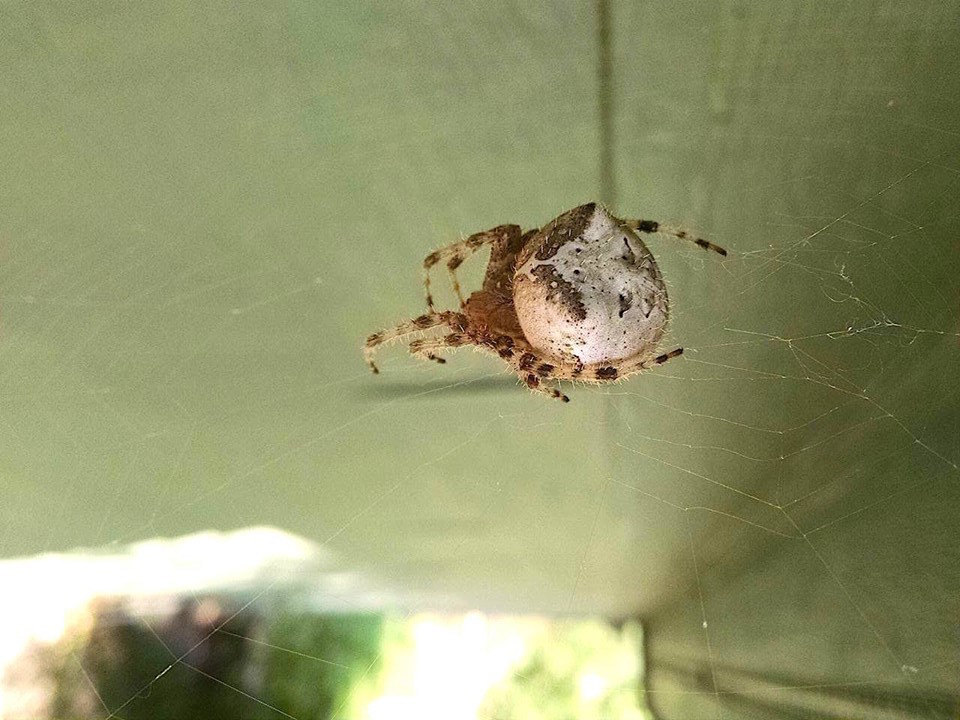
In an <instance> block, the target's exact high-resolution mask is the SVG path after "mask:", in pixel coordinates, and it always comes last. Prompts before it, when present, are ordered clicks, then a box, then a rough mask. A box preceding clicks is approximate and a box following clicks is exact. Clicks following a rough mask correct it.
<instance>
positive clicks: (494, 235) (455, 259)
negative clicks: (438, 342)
mask: <svg viewBox="0 0 960 720" xmlns="http://www.w3.org/2000/svg"><path fill="white" fill-rule="evenodd" d="M520 232H521V231H520V226H519V225H498V226H497V227H495V228H492V229H490V230H484V231H483V232H478V233H474V234H473V235H471V236H470V237H468V238H467V239H466V240H461V241H460V242H456V243H453V244H452V245H447V246H446V247H443V248H440V249H439V250H435V251H434V252H432V253H430V254H429V255H427V256H426V257H425V258H424V259H423V271H424V275H423V287H424V290H425V291H426V294H427V308H429V310H430V312H434V307H433V295H432V294H431V292H430V268H432V267H433V266H434V265H436V264H437V263H439V262H441V261H445V262H446V264H447V270H449V271H450V282H451V283H452V284H453V290H454V292H455V293H456V294H457V299H458V300H459V301H460V307H461V308H462V307H463V306H464V304H465V303H466V300H464V298H463V293H462V292H461V290H460V281H459V280H457V272H456V271H457V268H458V267H460V265H462V264H463V261H464V260H466V259H467V258H468V257H470V256H471V255H473V253H475V252H476V251H477V250H479V249H480V248H481V247H483V246H484V245H489V244H493V243H496V242H507V243H509V241H510V239H511V238H514V237H519V236H520Z"/></svg>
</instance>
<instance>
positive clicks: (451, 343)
mask: <svg viewBox="0 0 960 720" xmlns="http://www.w3.org/2000/svg"><path fill="white" fill-rule="evenodd" d="M469 344H470V338H469V337H467V335H466V334H464V333H451V334H450V335H444V336H443V337H441V338H426V339H423V340H414V341H413V342H412V343H410V352H411V353H413V355H414V356H416V357H418V358H420V359H421V360H432V361H433V362H436V363H440V364H441V365H443V364H444V363H445V362H446V361H447V360H446V358H442V357H440V355H438V354H437V353H440V352H443V351H444V350H446V349H447V348H458V347H463V346H464V345H469Z"/></svg>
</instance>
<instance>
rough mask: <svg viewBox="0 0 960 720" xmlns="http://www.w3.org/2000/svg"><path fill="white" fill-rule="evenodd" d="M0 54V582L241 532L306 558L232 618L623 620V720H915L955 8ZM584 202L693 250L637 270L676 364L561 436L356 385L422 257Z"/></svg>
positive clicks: (941, 692)
mask: <svg viewBox="0 0 960 720" xmlns="http://www.w3.org/2000/svg"><path fill="white" fill-rule="evenodd" d="M598 12H601V13H606V15H605V17H607V23H606V24H605V25H603V26H601V32H600V33H599V34H598V31H597V27H598V19H597V14H598ZM0 20H2V23H0V27H2V28H3V30H2V31H0V33H2V34H0V39H2V40H3V42H2V43H0V54H2V55H0V56H2V58H3V64H4V67H5V68H8V71H7V72H5V73H4V75H3V76H2V77H0V93H2V95H0V97H2V98H3V99H4V101H3V103H0V120H2V122H3V127H4V128H6V131H5V134H4V137H3V138H0V147H2V149H3V156H4V158H5V162H4V165H3V170H2V172H3V175H2V179H3V182H2V184H0V187H2V188H3V189H2V191H0V192H2V194H0V198H2V202H0V243H2V246H0V247H2V263H0V292H2V327H0V407H2V409H3V411H2V413H0V477H2V478H3V487H4V498H5V501H4V503H3V505H2V507H0V527H2V530H0V555H2V556H3V557H7V558H17V557H25V556H33V555H37V554H41V553H49V552H61V551H67V550H69V549H71V548H76V547H81V548H105V547H107V548H109V547H114V548H115V549H116V548H124V547H127V545H128V544H130V543H137V542H138V541H143V540H147V539H150V538H158V537H159V538H175V537H179V536H187V535H190V534H192V533H196V532H198V531H207V530H215V531H224V532H226V531H233V530H237V529H241V528H250V527H261V526H268V527H273V528H278V529H282V530H283V531H284V532H285V533H289V534H291V535H294V536H297V537H299V538H302V539H304V540H306V541H308V542H309V543H311V546H312V547H314V548H317V549H318V550H317V551H318V552H322V553H323V558H324V562H323V566H322V568H320V569H316V568H311V567H305V566H297V567H295V568H294V571H293V572H294V576H293V578H291V577H290V575H289V574H286V575H284V574H268V575H267V578H268V579H267V580H266V581H263V582H262V584H260V585H258V586H257V587H258V590H257V591H256V592H255V593H254V595H253V596H252V598H253V599H251V600H248V601H247V604H241V605H239V606H238V609H237V610H236V612H235V613H233V614H232V615H230V619H233V617H242V616H243V614H244V613H246V612H249V611H250V609H251V608H253V607H256V604H257V602H258V601H264V600H266V599H267V598H269V597H270V595H271V594H272V593H274V592H276V591H279V590H281V589H282V588H284V587H286V586H287V584H288V583H289V582H292V581H295V582H297V583H303V584H307V585H309V584H311V583H314V582H316V583H317V586H318V587H322V588H323V592H324V593H326V597H328V598H332V599H331V601H330V606H332V607H340V606H342V604H344V603H345V604H346V606H349V607H373V608H377V609H391V608H400V609H402V610H404V611H406V612H414V611H416V610H418V609H427V608H429V609H435V610H448V611H459V610H466V609H471V608H481V609H485V610H490V611H510V612H541V613H557V614H582V613H589V614H599V615H605V616H608V617H612V618H626V617H639V618H642V619H643V620H644V622H645V624H646V628H647V633H648V647H647V656H648V657H647V665H648V670H649V678H648V688H647V692H648V698H649V699H650V702H651V705H652V706H653V708H654V709H655V710H656V711H657V712H658V713H659V714H660V715H661V716H662V717H664V718H672V717H677V718H700V717H703V718H714V717H722V718H741V717H743V718H748V717H814V716H824V715H832V716H837V715H843V716H845V717H871V718H876V717H884V718H886V717H890V718H901V717H923V718H948V717H954V716H955V715H956V704H957V697H958V689H957V686H958V683H957V678H958V676H960V667H958V665H960V625H958V622H960V621H958V618H960V600H958V598H960V551H958V545H957V542H956V536H957V535H956V530H955V527H956V525H957V521H958V515H960V513H958V510H960V422H958V420H960V412H958V408H960V380H958V377H960V362H958V360H960V355H958V353H960V322H958V319H960V312H958V293H957V286H958V284H957V277H958V276H960V243H958V241H957V238H958V236H960V217H958V215H957V211H956V208H957V207H958V200H960V178H958V173H960V125H958V123H957V120H956V118H957V117H958V111H960V107H958V104H957V101H956V98H957V97H960V95H958V93H957V91H958V90H960V88H958V87H957V80H956V78H957V77H960V63H958V59H960V53H958V46H957V41H956V38H955V37H954V35H955V33H954V32H953V30H952V29H953V28H954V27H956V23H957V21H958V20H960V18H958V12H957V6H956V5H955V4H947V5H940V6H937V7H934V6H929V7H927V6H921V5H919V4H905V3H897V2H878V3H873V4H870V5H869V6H865V5H864V4H862V3H833V4H830V5H829V6H826V7H819V8H816V9H813V8H812V7H810V6H807V5H804V4H800V3H790V2H786V3H779V4H775V5H774V4H762V3H753V2H742V3H734V2H729V3H728V2H724V3H716V4H714V5H712V6H710V7H709V8H705V7H704V6H703V5H702V4H700V3H692V2H691V3H672V4H670V6H669V7H667V6H663V7H653V6H646V5H645V6H639V7H637V6H634V5H633V4H627V3H618V2H610V3H599V4H598V5H597V6H596V7H595V6H588V5H586V4H584V5H582V6H573V5H570V6H558V5H556V4H549V3H542V4H537V3H516V4H513V3H502V4H499V5H497V4H494V5H489V4H479V3H472V4H470V3H468V4H466V5H463V6H459V7H457V8H456V9H453V8H449V9H448V8H444V7H441V6H439V5H436V4H432V3H422V4H408V5H404V6H402V8H401V7H399V6H397V7H392V8H391V7H388V6H384V7H378V8H371V7H367V8H364V9H348V8H347V7H346V6H344V7H343V8H338V9H334V8H329V7H327V8H320V7H319V6H316V5H315V4H310V3H297V2H291V3H283V4H280V3H277V4H265V5H264V4H257V5H250V6H243V7H242V8H240V9H235V8H229V9H228V8H221V9H214V8H209V9H199V8H197V7H195V6H194V5H193V4H188V3H184V4H179V5H169V6H164V7H163V8H160V9H154V10H153V11H151V12H150V13H148V12H146V11H144V10H143V9H142V8H138V7H134V6H116V7H110V8H107V7H99V6H98V7H96V8H94V7H90V8H86V9H78V8H74V7H66V6H64V7H55V6H37V5H35V4H29V3H23V2H13V3H7V4H6V5H5V6H4V7H3V9H2V10H0ZM598 57H599V58H600V60H599V62H600V67H599V72H598ZM598 99H599V101H598ZM598 107H599V109H600V110H599V111H598ZM598 158H599V159H600V160H602V161H603V167H601V168H598ZM597 195H601V196H602V197H600V198H597ZM590 199H602V200H604V201H605V202H607V203H608V204H609V205H610V206H611V209H613V210H614V211H615V212H617V213H618V214H620V215H624V216H641V217H644V218H648V219H655V220H658V221H662V222H677V223H683V224H685V225H687V226H688V227H690V228H691V229H692V230H695V231H697V232H698V233H699V234H701V235H703V236H704V237H707V238H709V239H710V240H711V241H713V242H716V243H718V244H720V245H723V246H725V247H726V248H728V250H729V251H730V255H729V256H728V257H727V258H725V259H720V258H718V257H715V256H712V255H708V254H707V253H703V252H702V251H700V250H699V249H698V248H696V247H694V246H686V245H684V244H682V243H679V242H677V241H675V240H671V239H670V238H652V239H651V240H650V243H649V244H650V247H651V249H652V251H653V253H654V255H655V256H656V258H657V260H658V263H659V264H660V267H661V270H662V271H663V274H664V277H665V278H666V279H667V282H668V287H669V290H670V293H671V308H672V313H671V330H670V332H669V335H668V338H667V341H666V343H665V347H666V346H667V345H669V347H675V346H683V347H684V351H685V352H684V355H683V357H682V358H681V359H678V360H674V361H671V362H670V363H668V364H666V365H665V366H663V367H662V368H661V369H659V370H658V371H657V372H651V373H648V374H645V375H644V376H642V377H638V378H633V379H631V380H629V381H627V382H624V383H620V384H616V385H611V386H605V387H600V388H584V387H569V386H565V387H564V391H565V392H567V393H568V394H569V395H570V396H571V399H572V402H571V403H569V404H568V405H561V404H559V403H553V402H549V401H546V400H544V399H542V398H540V397H532V396H531V395H530V394H529V393H528V392H526V391H525V390H521V389H520V388H518V387H517V385H516V382H515V380H514V379H513V378H511V376H509V374H507V373H505V371H504V369H503V368H502V367H500V366H499V365H497V363H496V362H495V361H494V360H492V359H490V358H487V357H483V356H480V355H476V354H472V353H468V352H463V351H461V352H458V353H456V354H454V355H452V356H451V357H450V359H449V361H448V363H447V364H446V365H445V366H444V367H437V366H434V365H429V364H421V363H418V362H417V361H415V360H414V359H412V358H410V357H409V356H408V355H406V354H405V353H404V352H402V350H400V349H394V350H392V351H390V352H389V353H385V354H384V355H383V357H382V363H381V369H382V374H381V375H379V376H377V377H372V376H370V375H369V374H368V373H367V372H366V370H365V368H364V366H363V363H362V360H361V357H360V354H359V343H360V341H361V339H362V337H363V336H365V335H366V334H367V333H368V332H371V331H372V330H375V329H377V328H378V327H383V326H388V325H390V324H391V323H393V322H395V321H400V320H403V319H406V318H408V317H413V316H415V315H417V314H419V313H420V312H421V311H422V309H423V295H422V288H421V287H420V282H421V280H420V276H419V274H418V268H419V264H420V261H421V259H422V257H423V256H424V255H426V254H427V253H428V252H430V251H431V250H433V249H435V248H436V247H437V246H439V245H442V244H446V243H448V242H450V241H452V240H454V239H456V238H457V237H458V236H461V235H465V234H468V233H470V232H473V231H476V230H480V229H485V228H487V227H492V226H494V225H498V224H501V223H505V222H516V223H519V224H522V225H524V226H525V227H531V226H535V225H539V224H542V223H543V222H545V221H547V220H548V219H550V218H551V217H553V216H555V215H556V214H558V213H559V212H560V211H562V210H564V209H567V208H569V207H573V206H575V205H577V204H579V203H581V202H584V201H587V200H590ZM482 265H483V259H477V260H474V261H472V263H471V264H469V265H468V266H465V267H464V269H463V272H462V281H463V284H464V287H471V286H475V285H476V283H477V282H478V280H479V278H480V277H481V273H482V269H483V268H482ZM438 275H439V274H438ZM442 284H443V278H442V277H439V276H438V277H437V278H436V283H435V285H436V287H437V288H438V301H439V299H440V297H441V295H440V291H439V288H440V287H441V285H442ZM442 297H443V298H444V300H445V301H446V303H448V304H449V303H451V302H452V296H451V295H450V294H449V293H447V294H446V295H443V296H442ZM316 576H321V580H322V581H321V580H318V578H317V577H316ZM331 579H333V580H335V582H334V581H333V580H331ZM8 592H9V590H8ZM13 593H14V595H16V593H17V590H16V588H14V590H13ZM30 599H31V598H29V597H21V598H20V600H21V603H20V604H19V605H17V604H15V605H13V607H16V608H20V609H19V610H18V611H17V612H26V611H25V610H24V609H22V608H23V607H24V606H25V605H26V604H29V602H28V601H29V600H30ZM196 602H197V603H198V604H199V603H200V602H201V600H200V599H199V597H198V598H197V601H196ZM17 620H18V618H17V617H16V616H8V617H5V618H4V622H5V623H11V624H12V623H16V622H17ZM144 622H145V623H146V622H148V621H146V620H145V621H144ZM224 627H225V626H224V623H221V622H218V623H216V624H214V626H213V627H212V628H211V629H210V634H209V635H206V636H202V637H200V638H199V639H198V641H197V642H198V645H202V644H203V643H205V642H206V641H207V640H208V639H209V638H210V637H211V636H213V635H214V634H216V633H218V632H219V631H220V630H222V629H224ZM250 642H251V643H253V642H254V640H253V639H251V640H250ZM191 649H193V648H191ZM168 650H169V656H168V657H167V658H166V659H165V660H164V661H163V662H161V663H159V664H158V666H157V668H156V674H155V676H154V677H153V679H152V680H151V681H150V683H149V684H148V685H147V686H145V687H143V688H138V689H137V690H138V692H137V693H131V695H130V698H129V700H128V702H127V703H125V704H122V705H119V706H106V707H103V708H102V710H103V713H102V714H103V715H104V716H109V717H123V715H124V712H125V711H127V710H129V709H130V705H131V703H135V702H136V700H137V698H138V697H142V696H143V694H144V693H147V692H149V691H150V690H151V688H154V687H156V686H157V685H159V684H162V683H166V682H171V678H172V677H173V675H172V674H171V673H169V671H170V669H171V668H174V667H179V668H181V669H182V666H183V665H185V664H186V663H187V661H186V660H185V658H187V653H184V652H183V651H182V650H176V649H174V648H168ZM315 659H316V661H317V662H323V661H324V660H325V658H323V657H317V658H315ZM187 667H188V668H190V669H192V671H193V672H196V673H202V672H204V671H203V670H202V669H200V668H197V667H194V666H192V665H187ZM213 679H214V680H216V681H218V682H226V683H227V685H228V686H229V687H231V688H233V689H234V690H235V691H236V693H237V694H238V695H243V697H244V698H245V699H246V700H249V702H250V703H251V707H253V706H257V705H259V706H261V708H262V706H263V703H264V701H263V700H262V699H260V698H257V697H256V696H253V695H249V694H246V693H245V691H244V690H243V688H242V687H241V686H240V685H239V684H236V683H232V682H228V681H226V680H223V679H218V678H213ZM271 709H274V710H277V713H278V714H280V715H283V714H285V713H283V712H282V710H281V709H279V708H271Z"/></svg>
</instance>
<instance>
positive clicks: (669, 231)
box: [626, 220, 727, 257]
mask: <svg viewBox="0 0 960 720" xmlns="http://www.w3.org/2000/svg"><path fill="white" fill-rule="evenodd" d="M626 225H627V227H628V228H630V229H631V230H635V231H636V232H642V233H650V234H655V233H663V234H664V235H669V236H670V237H674V238H676V239H677V240H686V241H688V242H692V243H693V244H694V245H696V246H697V247H702V248H703V249H704V250H712V251H713V252H715V253H717V254H718V255H723V256H724V257H726V255H727V251H726V250H724V249H723V248H722V247H720V246H719V245H714V244H713V243H712V242H710V241H709V240H704V239H703V238H699V237H696V236H695V235H692V234H691V233H689V232H687V231H686V230H684V229H683V228H681V227H677V226H676V225H661V224H660V223H658V222H657V221H656V220H627V221H626Z"/></svg>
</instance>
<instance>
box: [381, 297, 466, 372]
mask: <svg viewBox="0 0 960 720" xmlns="http://www.w3.org/2000/svg"><path fill="white" fill-rule="evenodd" d="M438 325H446V326H447V327H449V328H450V329H451V330H453V331H454V332H455V333H463V332H464V331H465V330H466V327H467V317H466V315H462V314H460V313H457V312H450V311H445V312H431V313H427V314H426V315H421V316H420V317H418V318H414V319H413V320H408V321H407V322H403V323H400V324H399V325H397V326H396V327H393V328H389V329H387V330H381V331H380V332H375V333H373V334H372V335H370V336H369V337H368V338H367V341H366V342H365V343H364V346H363V357H364V359H365V360H366V361H367V365H369V366H370V370H372V371H373V372H374V373H378V372H380V370H379V368H377V365H376V363H374V362H373V357H374V355H376V353H377V350H378V349H379V348H380V346H381V345H384V344H386V343H391V342H394V341H396V340H399V339H401V338H403V337H407V336H409V335H413V334H415V333H418V332H422V331H424V330H429V329H430V328H434V327H437V326H438Z"/></svg>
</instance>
